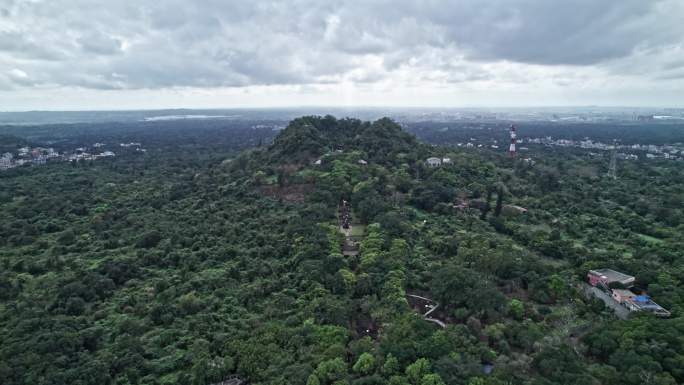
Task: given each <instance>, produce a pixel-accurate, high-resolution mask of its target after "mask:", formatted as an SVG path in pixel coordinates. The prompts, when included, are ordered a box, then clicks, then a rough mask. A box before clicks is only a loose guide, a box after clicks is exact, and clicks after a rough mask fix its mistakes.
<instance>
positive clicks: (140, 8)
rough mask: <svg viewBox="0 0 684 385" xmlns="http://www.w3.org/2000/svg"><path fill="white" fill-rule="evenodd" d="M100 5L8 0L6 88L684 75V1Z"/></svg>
mask: <svg viewBox="0 0 684 385" xmlns="http://www.w3.org/2000/svg"><path fill="white" fill-rule="evenodd" d="M97 3H98V2H96V1H90V0H50V1H40V0H0V90H1V91H4V95H5V96H6V95H8V93H10V92H14V93H15V94H16V95H24V96H26V95H31V93H33V95H36V96H37V95H40V93H41V92H42V93H46V94H49V93H55V92H57V93H61V94H64V93H65V92H66V90H80V91H82V92H88V91H92V92H100V91H105V90H109V91H117V90H118V91H126V92H128V93H130V92H132V91H135V90H145V91H149V90H160V91H164V92H167V93H168V92H169V90H193V92H196V91H197V90H207V91H208V92H210V91H211V90H212V89H222V88H243V89H250V88H255V87H257V88H258V87H290V89H294V88H297V89H300V90H301V88H302V87H314V88H316V89H319V90H330V89H336V90H338V92H344V91H339V90H344V89H349V88H352V89H353V90H354V91H353V92H362V91H363V90H369V89H370V90H372V91H373V92H379V93H382V91H383V90H389V89H393V88H394V89H412V88H422V89H432V90H434V91H435V92H434V93H435V94H439V93H440V91H439V90H440V89H442V88H445V87H450V88H453V89H457V90H460V92H464V93H468V92H480V93H484V92H488V91H489V92H492V95H493V98H494V100H496V99H497V95H499V94H501V90H508V91H511V90H513V91H515V90H517V91H518V92H538V93H539V94H540V95H541V96H540V97H541V98H543V94H544V93H545V92H546V93H554V92H556V93H559V92H560V93H562V92H563V89H565V90H567V92H568V93H569V94H572V93H577V92H580V91H581V90H582V89H601V88H605V87H608V89H609V90H610V89H612V90H614V91H615V93H619V92H621V90H624V89H625V88H633V89H635V90H639V89H644V90H651V91H650V92H651V93H652V95H651V96H652V97H657V98H660V99H662V98H663V95H668V96H667V97H670V96H669V95H670V91H671V90H672V89H673V88H674V87H678V86H681V85H682V84H683V83H682V80H683V79H684V23H682V20H684V3H683V2H681V1H679V0H649V1H643V0H620V1H596V0H567V1H563V2H557V1H547V0H509V1H503V0H463V1H441V0H424V1H400V0H399V1H398V0H394V1H390V0H368V1H330V2H326V1H317V0H290V1H258V0H256V1H221V0H201V1H200V0H194V1H180V0H164V1H159V0H157V1H148V0H138V1H102V2H99V4H97ZM293 87H294V88H293ZM345 87H346V88H345ZM658 90H662V93H658ZM293 92H294V91H293ZM321 92H323V91H321ZM326 92H327V91H326ZM294 93H295V94H296V92H294ZM114 94H116V93H114ZM122 94H123V93H122ZM501 95H502V94H501ZM0 100H2V99H0ZM677 102H682V100H681V99H680V100H679V101H677ZM493 104H497V103H493Z"/></svg>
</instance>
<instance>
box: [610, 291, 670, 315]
mask: <svg viewBox="0 0 684 385" xmlns="http://www.w3.org/2000/svg"><path fill="white" fill-rule="evenodd" d="M621 303H622V304H623V305H625V306H626V307H627V308H628V309H629V310H630V311H646V312H650V313H653V314H655V315H657V316H659V317H669V316H670V312H669V311H667V310H665V309H664V308H663V307H662V306H660V305H658V304H657V303H655V302H653V300H652V299H651V297H649V296H647V295H633V296H631V297H628V298H626V299H625V300H624V301H623V302H621Z"/></svg>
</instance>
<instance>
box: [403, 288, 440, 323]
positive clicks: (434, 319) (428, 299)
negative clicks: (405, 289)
mask: <svg viewBox="0 0 684 385" xmlns="http://www.w3.org/2000/svg"><path fill="white" fill-rule="evenodd" d="M406 296H407V297H412V298H418V299H422V300H423V301H426V302H431V303H434V305H428V306H429V307H430V310H428V311H427V312H425V314H423V319H424V320H426V321H428V322H432V323H436V324H437V325H439V326H440V327H441V328H442V329H444V328H446V323H444V321H442V320H438V319H437V318H432V317H429V315H430V314H431V313H432V312H434V311H435V310H437V308H438V307H439V303H438V302H437V301H434V300H431V299H430V298H425V297H421V296H419V295H415V294H406Z"/></svg>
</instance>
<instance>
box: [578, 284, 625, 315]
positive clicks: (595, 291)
mask: <svg viewBox="0 0 684 385" xmlns="http://www.w3.org/2000/svg"><path fill="white" fill-rule="evenodd" d="M583 288H584V294H585V295H587V297H590V296H593V297H596V298H598V299H600V300H601V301H603V303H605V304H606V306H608V307H609V308H611V309H613V310H614V311H615V315H616V316H617V317H618V318H620V319H627V318H629V314H630V311H629V309H627V308H626V307H624V306H622V305H620V304H619V303H618V302H617V301H615V300H614V299H613V298H612V297H611V296H610V295H608V294H607V293H605V292H604V291H603V290H601V289H599V288H597V287H594V286H591V285H588V284H586V283H585V284H583Z"/></svg>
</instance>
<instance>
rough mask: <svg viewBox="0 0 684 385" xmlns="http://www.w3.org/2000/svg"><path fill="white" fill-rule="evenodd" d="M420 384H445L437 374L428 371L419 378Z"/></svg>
mask: <svg viewBox="0 0 684 385" xmlns="http://www.w3.org/2000/svg"><path fill="white" fill-rule="evenodd" d="M420 385H445V384H444V381H442V377H440V376H439V374H435V373H429V374H426V375H424V376H423V378H422V379H421V380H420Z"/></svg>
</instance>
